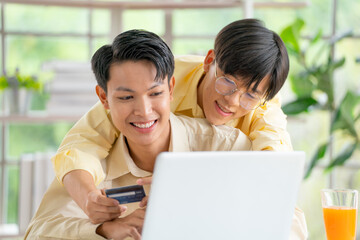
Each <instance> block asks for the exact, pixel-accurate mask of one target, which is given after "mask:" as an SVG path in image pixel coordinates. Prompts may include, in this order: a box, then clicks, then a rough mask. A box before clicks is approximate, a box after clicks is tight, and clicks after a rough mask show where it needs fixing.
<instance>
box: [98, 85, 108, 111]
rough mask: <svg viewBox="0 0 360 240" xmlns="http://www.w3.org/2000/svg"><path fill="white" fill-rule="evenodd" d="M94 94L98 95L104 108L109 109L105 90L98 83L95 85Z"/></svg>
mask: <svg viewBox="0 0 360 240" xmlns="http://www.w3.org/2000/svg"><path fill="white" fill-rule="evenodd" d="M96 94H97V95H98V97H99V99H100V101H101V103H102V105H103V106H104V108H105V109H110V107H109V103H108V100H107V96H106V92H105V91H104V89H102V87H100V86H99V85H96Z"/></svg>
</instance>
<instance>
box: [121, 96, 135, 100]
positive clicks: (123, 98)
mask: <svg viewBox="0 0 360 240" xmlns="http://www.w3.org/2000/svg"><path fill="white" fill-rule="evenodd" d="M132 98H133V96H124V97H118V99H120V100H123V101H126V100H130V99H132Z"/></svg>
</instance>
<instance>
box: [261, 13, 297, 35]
mask: <svg viewBox="0 0 360 240" xmlns="http://www.w3.org/2000/svg"><path fill="white" fill-rule="evenodd" d="M296 15H297V14H296V12H295V11H294V10H292V9H291V10H289V9H281V8H280V9H262V8H259V9H255V11H254V17H255V18H257V19H260V20H262V21H263V22H264V24H265V26H266V27H267V28H269V29H271V30H272V31H274V32H276V33H278V34H280V32H281V30H283V29H284V28H285V27H286V26H288V25H290V24H291V23H292V22H293V21H294V20H295V19H296Z"/></svg>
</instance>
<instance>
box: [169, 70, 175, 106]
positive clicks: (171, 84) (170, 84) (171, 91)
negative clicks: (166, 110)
mask: <svg viewBox="0 0 360 240" xmlns="http://www.w3.org/2000/svg"><path fill="white" fill-rule="evenodd" d="M174 87H175V77H174V76H172V77H171V79H170V81H169V92H170V101H172V100H173V99H174V97H173V93H174Z"/></svg>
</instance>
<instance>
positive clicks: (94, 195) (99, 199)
mask: <svg viewBox="0 0 360 240" xmlns="http://www.w3.org/2000/svg"><path fill="white" fill-rule="evenodd" d="M102 193H103V189H102V191H101V194H100V193H99V192H98V191H91V192H89V194H88V199H90V201H91V202H94V203H96V204H99V205H103V206H109V207H111V206H113V207H115V206H117V205H119V202H118V201H116V200H115V199H111V198H108V197H106V196H105V195H103V194H102Z"/></svg>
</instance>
